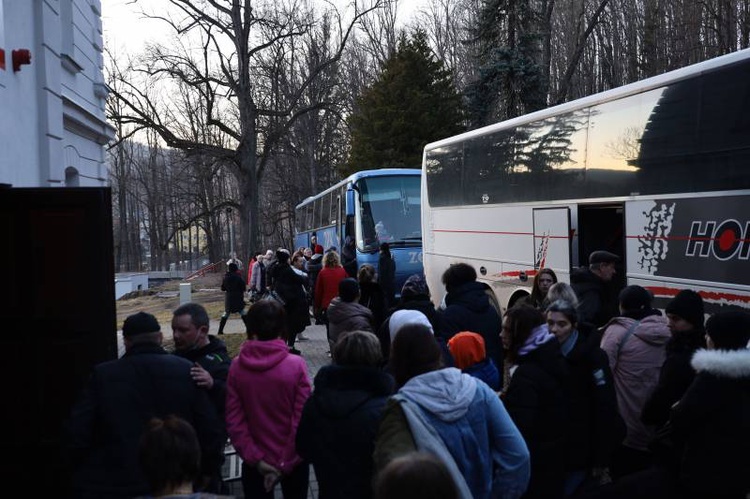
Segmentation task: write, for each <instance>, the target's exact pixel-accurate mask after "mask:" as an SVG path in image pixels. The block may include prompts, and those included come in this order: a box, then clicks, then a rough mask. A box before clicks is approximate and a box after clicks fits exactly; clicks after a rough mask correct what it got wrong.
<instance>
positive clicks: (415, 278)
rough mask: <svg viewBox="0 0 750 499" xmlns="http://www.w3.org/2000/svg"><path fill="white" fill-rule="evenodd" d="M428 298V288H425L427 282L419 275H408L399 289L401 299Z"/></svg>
mask: <svg viewBox="0 0 750 499" xmlns="http://www.w3.org/2000/svg"><path fill="white" fill-rule="evenodd" d="M420 295H423V296H427V297H429V296H430V288H428V287H427V281H425V280H424V277H422V276H421V275H420V274H412V275H410V276H409V277H408V278H407V279H406V281H404V285H403V286H402V287H401V299H402V300H403V299H406V298H408V297H413V296H420Z"/></svg>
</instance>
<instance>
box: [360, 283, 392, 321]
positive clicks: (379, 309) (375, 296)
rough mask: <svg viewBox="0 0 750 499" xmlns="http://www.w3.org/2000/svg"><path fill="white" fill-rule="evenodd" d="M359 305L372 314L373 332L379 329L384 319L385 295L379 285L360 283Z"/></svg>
mask: <svg viewBox="0 0 750 499" xmlns="http://www.w3.org/2000/svg"><path fill="white" fill-rule="evenodd" d="M359 303H360V305H364V306H365V307H367V308H369V309H370V311H371V312H372V322H373V330H374V331H377V330H378V329H380V326H382V325H383V321H384V320H385V317H386V308H385V294H383V289H382V288H381V287H380V284H378V283H377V282H360V283H359Z"/></svg>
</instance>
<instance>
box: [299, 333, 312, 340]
mask: <svg viewBox="0 0 750 499" xmlns="http://www.w3.org/2000/svg"><path fill="white" fill-rule="evenodd" d="M309 339H310V338H308V337H307V336H305V333H300V334H298V335H297V341H308V340H309Z"/></svg>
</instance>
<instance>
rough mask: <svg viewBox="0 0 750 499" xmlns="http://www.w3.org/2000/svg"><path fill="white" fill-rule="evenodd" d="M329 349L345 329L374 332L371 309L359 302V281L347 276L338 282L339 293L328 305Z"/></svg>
mask: <svg viewBox="0 0 750 499" xmlns="http://www.w3.org/2000/svg"><path fill="white" fill-rule="evenodd" d="M327 314H328V322H329V326H328V327H329V331H330V336H329V342H331V349H332V350H331V351H333V345H334V344H335V343H336V340H337V339H338V337H339V335H340V334H341V333H345V332H347V331H369V332H371V333H373V332H375V331H374V328H373V318H372V311H371V310H370V309H369V308H367V307H365V306H364V305H360V303H359V283H358V282H357V280H356V279H353V278H351V277H347V278H346V279H343V280H342V281H341V282H339V295H338V296H337V297H336V298H334V299H333V300H331V304H330V305H328V311H327Z"/></svg>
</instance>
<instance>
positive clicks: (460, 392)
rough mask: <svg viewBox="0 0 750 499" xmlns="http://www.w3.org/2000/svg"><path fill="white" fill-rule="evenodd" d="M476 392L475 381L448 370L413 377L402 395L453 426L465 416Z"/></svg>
mask: <svg viewBox="0 0 750 499" xmlns="http://www.w3.org/2000/svg"><path fill="white" fill-rule="evenodd" d="M476 391H477V380H476V378H473V377H472V376H470V375H468V374H464V373H462V372H461V371H459V370H458V369H456V368H455V367H446V368H444V369H439V370H437V371H431V372H428V373H425V374H420V375H419V376H415V377H413V378H412V379H410V380H409V381H408V382H407V383H406V384H405V385H404V386H402V387H401V389H400V390H399V393H400V394H402V395H403V396H404V397H406V398H407V399H409V400H410V401H412V402H414V403H416V404H418V405H419V406H420V407H421V408H422V409H423V410H425V411H427V412H429V413H431V414H432V415H434V416H435V417H436V418H438V419H440V420H441V421H446V422H451V421H456V420H458V419H460V418H462V417H463V416H464V415H465V414H466V411H467V410H468V409H469V405H470V404H471V401H472V400H474V395H475V394H476Z"/></svg>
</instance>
